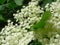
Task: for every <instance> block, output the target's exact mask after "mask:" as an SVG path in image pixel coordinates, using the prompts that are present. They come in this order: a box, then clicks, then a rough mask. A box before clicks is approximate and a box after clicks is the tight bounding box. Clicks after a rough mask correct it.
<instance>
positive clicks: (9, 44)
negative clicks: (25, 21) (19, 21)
mask: <svg viewBox="0 0 60 45" xmlns="http://www.w3.org/2000/svg"><path fill="white" fill-rule="evenodd" d="M33 38H34V35H33V31H30V32H28V31H27V30H23V29H21V28H20V27H19V26H18V25H13V22H10V23H8V25H7V26H5V27H4V28H3V29H2V31H1V32H0V45H28V43H29V42H30V41H31V40H33Z"/></svg>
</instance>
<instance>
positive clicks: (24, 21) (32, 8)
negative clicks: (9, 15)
mask: <svg viewBox="0 0 60 45" xmlns="http://www.w3.org/2000/svg"><path fill="white" fill-rule="evenodd" d="M42 13H43V9H42V8H41V7H40V6H38V1H31V2H29V4H28V6H27V7H25V6H23V8H22V9H21V12H19V11H17V14H13V15H14V18H15V19H16V21H19V24H20V27H21V26H23V27H24V28H23V29H25V28H28V29H29V28H30V26H32V25H33V24H34V23H35V22H37V21H39V20H40V19H41V14H42Z"/></svg>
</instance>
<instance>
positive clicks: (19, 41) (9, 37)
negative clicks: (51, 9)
mask: <svg viewBox="0 0 60 45" xmlns="http://www.w3.org/2000/svg"><path fill="white" fill-rule="evenodd" d="M42 13H43V9H41V8H40V7H39V6H38V1H31V2H29V4H28V6H27V7H25V6H23V8H22V9H21V12H19V11H17V14H13V15H14V18H15V19H16V21H18V23H19V25H17V24H15V25H13V22H11V21H10V20H8V25H7V26H5V27H4V28H3V29H2V31H1V32H0V45H28V43H29V42H30V41H31V40H33V39H34V34H33V33H34V32H33V31H27V29H30V27H31V26H32V25H33V24H34V23H36V22H38V21H39V20H40V19H41V14H42Z"/></svg>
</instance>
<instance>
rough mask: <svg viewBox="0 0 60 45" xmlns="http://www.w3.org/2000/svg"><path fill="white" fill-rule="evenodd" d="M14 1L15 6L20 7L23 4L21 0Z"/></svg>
mask: <svg viewBox="0 0 60 45" xmlns="http://www.w3.org/2000/svg"><path fill="white" fill-rule="evenodd" d="M14 1H15V3H16V4H17V5H19V6H20V5H22V3H23V0H14Z"/></svg>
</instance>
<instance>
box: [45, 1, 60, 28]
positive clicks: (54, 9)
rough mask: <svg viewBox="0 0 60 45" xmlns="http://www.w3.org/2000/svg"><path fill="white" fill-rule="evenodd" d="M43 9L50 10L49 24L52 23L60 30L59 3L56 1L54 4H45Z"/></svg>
mask: <svg viewBox="0 0 60 45" xmlns="http://www.w3.org/2000/svg"><path fill="white" fill-rule="evenodd" d="M45 8H46V10H50V11H51V14H52V15H51V19H50V20H49V22H51V23H53V24H54V26H56V27H57V28H60V1H59V0H57V1H56V2H52V3H51V4H47V5H46V6H45Z"/></svg>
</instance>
